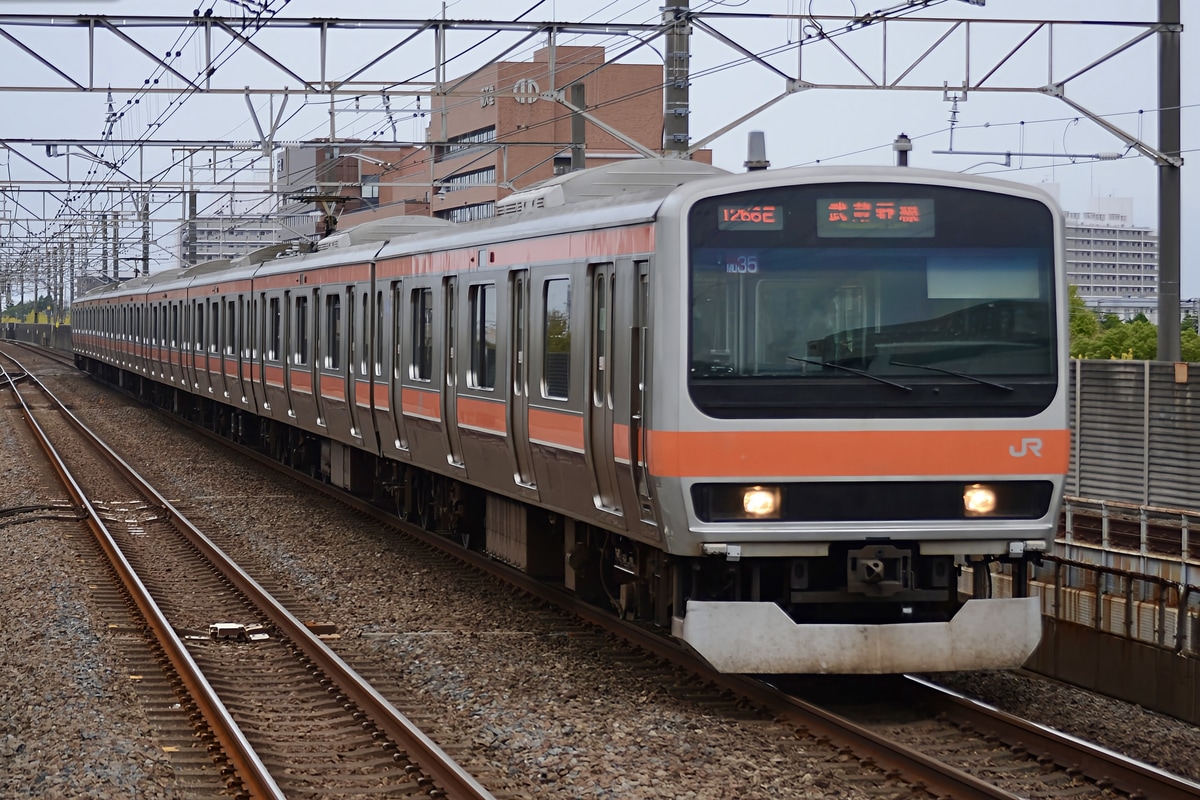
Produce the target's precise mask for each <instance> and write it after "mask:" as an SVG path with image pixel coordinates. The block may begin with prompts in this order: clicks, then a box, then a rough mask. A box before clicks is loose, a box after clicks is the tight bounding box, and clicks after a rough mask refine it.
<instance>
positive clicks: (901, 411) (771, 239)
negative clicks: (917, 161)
mask: <svg viewBox="0 0 1200 800" xmlns="http://www.w3.org/2000/svg"><path fill="white" fill-rule="evenodd" d="M689 240H690V241H689V247H690V253H689V257H690V265H689V266H690V278H691V280H690V287H689V288H690V301H691V328H690V335H689V348H690V353H689V359H690V360H689V364H690V380H689V387H690V389H691V394H692V397H693V399H694V400H695V401H696V402H697V404H698V405H699V406H700V408H701V409H702V410H704V411H706V412H707V413H709V414H711V415H713V416H723V417H724V416H772V417H779V416H785V417H786V416H834V415H837V416H842V415H845V414H850V415H855V414H859V415H862V416H881V415H882V416H917V415H925V414H928V413H930V412H931V411H936V412H938V413H941V414H944V415H951V416H966V415H968V414H978V413H982V414H995V415H1004V416H1008V415H1020V414H1030V413H1036V411H1038V410H1040V409H1041V408H1044V407H1045V405H1046V404H1047V403H1048V402H1049V400H1050V398H1051V397H1053V393H1054V391H1055V387H1056V384H1057V367H1056V364H1057V359H1058V356H1059V353H1058V347H1059V345H1058V343H1057V337H1056V333H1055V331H1056V316H1057V315H1056V313H1055V302H1054V296H1055V286H1054V263H1055V262H1054V223H1053V217H1052V214H1051V212H1050V210H1049V209H1048V208H1047V207H1046V206H1045V205H1044V204H1042V203H1039V202H1037V201H1035V200H1030V199H1026V198H1019V197H1011V196H1008V195H1004V194H998V193H994V192H985V191H978V190H969V189H961V188H952V187H934V186H923V185H913V184H882V183H880V184H867V183H855V184H830V185H810V186H800V187H783V188H772V189H764V190H759V191H754V192H747V193H741V194H736V195H725V196H721V197H715V198H709V199H707V200H704V201H701V202H698V203H697V204H696V205H695V206H694V207H693V208H692V210H691V212H690V214H689ZM855 409H857V411H856V410H855Z"/></svg>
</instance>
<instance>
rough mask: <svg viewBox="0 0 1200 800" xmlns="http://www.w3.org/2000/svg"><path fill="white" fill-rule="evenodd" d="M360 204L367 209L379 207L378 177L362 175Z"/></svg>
mask: <svg viewBox="0 0 1200 800" xmlns="http://www.w3.org/2000/svg"><path fill="white" fill-rule="evenodd" d="M362 204H363V205H364V206H366V207H368V208H375V207H376V206H378V205H379V176H378V175H364V176H363V177H362Z"/></svg>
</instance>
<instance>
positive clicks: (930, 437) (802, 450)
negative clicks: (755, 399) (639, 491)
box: [648, 430, 1071, 478]
mask: <svg viewBox="0 0 1200 800" xmlns="http://www.w3.org/2000/svg"><path fill="white" fill-rule="evenodd" d="M648 436H649V444H648V449H649V456H650V472H651V474H653V475H656V476H659V477H669V478H683V477H694V478H737V477H747V476H754V475H761V476H771V477H778V478H817V477H830V478H838V477H871V476H881V477H884V476H892V475H894V476H943V475H944V476H949V475H980V476H987V475H1006V476H1007V475H1054V474H1064V473H1066V471H1067V467H1068V464H1069V460H1070V449H1071V446H1070V445H1071V434H1070V432H1069V431H1067V430H1012V431H995V430H990V431H790V432H789V431H743V432H716V433H711V432H697V431H649V433H648Z"/></svg>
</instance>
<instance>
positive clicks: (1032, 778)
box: [197, 429, 1200, 798]
mask: <svg viewBox="0 0 1200 800" xmlns="http://www.w3.org/2000/svg"><path fill="white" fill-rule="evenodd" d="M197 430H200V429H197ZM213 438H214V439H215V440H216V441H220V442H222V443H223V444H228V442H226V440H224V439H222V438H220V437H213ZM239 452H240V453H242V454H243V455H246V456H249V457H252V458H256V459H258V460H259V461H261V463H263V464H265V465H269V466H271V467H272V468H275V467H276V466H277V465H276V464H275V462H273V461H271V460H269V459H266V458H264V457H261V456H259V455H258V454H255V453H253V452H252V451H249V450H245V449H242V448H239ZM284 472H285V474H288V475H289V476H290V477H291V478H292V479H295V480H300V481H301V482H303V483H305V484H306V485H307V486H308V487H311V488H312V489H314V490H318V491H327V490H328V487H326V486H325V485H324V484H322V483H320V482H318V481H312V480H310V479H307V478H305V477H303V476H297V475H296V474H295V473H294V472H291V471H286V470H284ZM329 494H330V495H331V496H333V497H336V498H337V499H338V500H339V501H340V502H342V503H344V504H346V505H350V506H352V507H353V508H355V510H357V511H359V512H361V513H364V514H368V515H370V516H372V517H373V518H375V519H376V520H378V521H379V522H380V523H381V524H384V525H387V526H388V527H390V528H393V529H395V530H398V531H401V532H403V533H405V534H406V535H408V536H410V537H413V538H416V539H419V540H420V541H422V542H424V543H425V544H426V545H427V546H428V547H429V548H430V549H435V550H437V551H439V552H442V553H445V554H447V555H448V556H450V557H452V558H453V559H456V560H458V561H461V562H463V563H467V564H471V565H473V568H477V569H479V570H481V571H483V572H486V573H488V574H490V575H492V576H494V577H497V578H500V579H502V580H504V581H505V582H506V583H509V584H510V585H513V586H516V587H518V588H521V589H522V590H523V591H524V592H526V593H528V594H530V595H532V596H534V597H537V598H539V599H541V600H545V601H547V602H549V603H552V604H554V605H556V606H557V607H560V608H562V609H564V610H565V611H567V612H568V613H569V614H571V615H573V616H575V617H576V618H578V619H582V620H584V621H586V622H587V623H588V624H590V625H594V626H597V628H599V629H601V630H602V631H603V633H596V634H591V635H587V634H585V635H584V637H582V638H594V639H595V641H596V645H595V646H596V647H597V648H600V649H602V650H604V651H605V652H606V653H607V655H606V656H605V657H606V658H609V659H612V660H614V661H621V662H625V663H631V664H638V665H640V666H641V668H644V669H647V670H650V671H654V672H657V673H658V674H660V675H662V676H663V678H662V680H663V683H664V686H667V687H669V688H668V691H669V692H670V693H671V694H673V695H675V696H681V697H687V698H688V699H690V700H694V701H695V702H697V703H701V704H703V705H704V706H706V707H709V708H711V709H713V713H715V714H720V715H722V716H724V717H733V718H741V717H749V718H759V719H762V718H765V717H774V718H776V719H785V720H787V722H788V724H789V725H791V726H792V728H793V730H794V732H795V740H796V741H795V747H796V748H797V753H802V754H803V755H804V756H806V757H809V758H813V759H816V760H818V761H819V762H821V763H822V765H823V768H824V769H827V770H828V771H829V774H831V775H834V776H835V777H834V778H833V779H832V780H834V781H836V782H839V783H841V784H847V783H858V784H862V785H863V786H864V790H868V791H869V792H870V793H871V795H872V796H874V797H896V798H900V797H921V796H933V797H960V798H974V797H988V798H1012V797H1046V798H1054V797H1082V798H1091V797H1096V798H1112V797H1135V798H1136V797H1145V798H1151V797H1164V798H1174V797H1197V796H1200V793H1198V792H1197V787H1196V786H1195V785H1193V784H1190V783H1187V782H1186V781H1181V780H1179V779H1177V778H1173V777H1171V776H1169V775H1165V774H1162V773H1158V771H1156V770H1153V769H1151V768H1147V767H1144V766H1142V765H1134V764H1125V765H1124V766H1122V765H1120V764H1119V763H1115V762H1113V761H1112V760H1110V759H1108V758H1107V757H1106V756H1105V754H1103V753H1101V752H1100V751H1097V750H1096V749H1095V748H1090V746H1086V745H1084V743H1070V742H1068V743H1067V744H1066V745H1062V744H1061V743H1059V744H1055V745H1053V747H1052V746H1050V745H1047V744H1044V743H1043V742H1041V741H1035V738H1034V737H1035V732H1031V728H1032V727H1035V726H1031V728H1021V727H1017V728H1016V729H1015V730H1016V731H1017V732H1016V733H1011V732H1008V731H1004V732H1000V733H998V732H997V731H998V730H1000V727H1001V725H1000V723H999V722H996V721H993V720H992V718H991V717H990V716H989V715H988V714H987V713H986V712H983V711H980V710H979V709H977V708H975V709H972V711H971V714H972V715H973V719H972V720H969V721H968V720H965V719H959V718H956V717H954V716H952V715H951V713H950V712H949V711H948V710H947V708H948V707H949V706H948V705H946V704H948V703H949V701H945V700H941V701H938V702H939V703H942V704H943V705H944V706H946V707H942V708H937V709H936V710H933V709H935V708H936V704H935V703H934V702H933V701H932V700H931V699H928V698H927V699H925V700H921V702H920V703H918V702H917V699H916V698H917V695H918V694H921V693H922V692H924V691H925V690H920V691H918V690H917V689H906V690H905V692H904V693H903V694H902V693H900V692H897V691H891V692H889V693H884V694H885V696H886V695H888V694H890V695H892V696H891V697H890V699H888V700H886V701H880V704H879V705H878V707H877V708H876V709H875V710H874V711H870V710H869V709H868V712H869V713H864V710H863V708H862V707H859V708H855V704H854V703H852V702H843V703H841V704H840V705H831V704H829V703H828V702H827V700H828V697H829V694H830V693H829V692H824V693H821V694H820V696H819V698H818V699H817V701H815V702H809V701H805V700H803V699H801V698H797V697H795V696H789V694H788V692H787V691H785V690H786V689H788V688H789V687H787V686H785V685H784V684H783V683H781V682H777V685H768V684H764V683H763V682H761V681H755V680H753V679H749V678H744V677H742V676H727V675H720V674H718V673H714V672H712V671H711V670H709V669H708V668H707V667H706V666H705V665H703V664H702V663H700V662H698V661H697V660H696V659H694V658H692V657H691V655H690V654H689V653H687V652H685V651H683V650H682V649H681V648H679V647H678V646H676V645H675V644H674V643H673V642H671V641H670V640H666V639H664V638H662V637H661V636H660V635H659V634H657V633H651V632H647V631H645V630H643V629H641V628H638V627H637V626H631V625H628V624H626V623H622V622H621V621H620V620H617V619H615V618H614V617H612V616H611V615H609V614H607V613H605V612H602V611H599V610H597V609H595V608H593V607H591V606H587V605H584V604H581V603H579V602H578V601H576V600H575V599H574V598H572V597H571V596H569V595H566V594H564V593H562V592H560V591H557V590H554V589H553V588H552V587H546V586H544V585H543V584H540V583H538V582H535V581H532V580H530V579H529V578H527V576H525V575H524V574H522V573H520V572H517V571H515V570H512V569H510V568H508V567H505V566H504V565H501V564H498V563H496V562H494V561H493V560H491V559H490V558H488V557H486V556H484V555H481V554H478V553H473V552H470V551H465V550H463V549H462V548H460V547H458V546H456V545H454V544H453V543H450V542H448V541H447V540H446V539H445V537H442V536H437V535H434V534H430V533H428V532H425V531H422V530H420V529H419V528H417V527H415V526H412V525H407V524H405V523H401V522H399V521H398V520H396V519H395V518H394V517H393V516H391V515H390V514H388V513H386V512H384V511H381V510H380V509H377V508H375V507H373V506H371V505H369V504H366V503H363V502H361V501H357V500H354V499H353V498H347V497H346V496H344V495H342V494H341V493H339V492H335V491H329ZM577 638H580V637H577ZM863 685H864V684H862V683H859V684H858V685H857V686H856V687H855V688H853V689H851V690H848V694H849V696H851V697H854V696H861V694H862V691H863V689H862V686H863ZM855 693H857V695H856V694H855ZM951 705H952V704H951ZM967 705H968V706H969V705H970V704H967ZM918 707H920V708H923V709H924V708H929V709H931V710H929V711H922V712H921V713H920V714H917V712H914V711H913V709H914V708H918ZM839 712H844V713H839ZM955 713H965V712H955ZM996 719H999V717H997V718H996ZM901 721H903V724H901ZM1017 722H1018V723H1019V722H1020V721H1019V720H1018V721H1017ZM1026 725H1028V724H1027V723H1026ZM1064 738H1065V737H1064ZM1080 746H1083V748H1084V749H1080ZM1055 748H1057V749H1055ZM1118 761H1120V759H1118ZM1119 768H1120V769H1119ZM1121 769H1125V770H1126V771H1125V772H1121V771H1120V770H1121Z"/></svg>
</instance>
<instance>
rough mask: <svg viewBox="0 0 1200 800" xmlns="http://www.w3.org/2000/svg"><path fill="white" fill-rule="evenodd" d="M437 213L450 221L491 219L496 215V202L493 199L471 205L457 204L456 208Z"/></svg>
mask: <svg viewBox="0 0 1200 800" xmlns="http://www.w3.org/2000/svg"><path fill="white" fill-rule="evenodd" d="M437 215H438V216H439V217H441V218H442V219H448V220H450V221H451V222H473V221H475V220H478V219H491V218H492V217H494V216H496V203H495V201H489V202H487V203H476V204H475V205H473V206H459V207H458V208H451V209H447V210H446V211H439V212H437Z"/></svg>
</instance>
